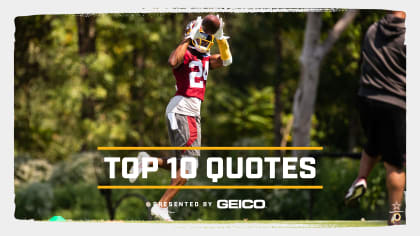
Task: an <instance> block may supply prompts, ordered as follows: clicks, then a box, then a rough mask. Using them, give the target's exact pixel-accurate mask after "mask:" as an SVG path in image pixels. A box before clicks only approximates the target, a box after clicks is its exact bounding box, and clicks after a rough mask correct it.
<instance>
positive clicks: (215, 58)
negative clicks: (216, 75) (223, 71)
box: [210, 54, 223, 70]
mask: <svg viewBox="0 0 420 236" xmlns="http://www.w3.org/2000/svg"><path fill="white" fill-rule="evenodd" d="M222 66H223V60H222V57H221V56H220V54H214V55H211V56H210V69H211V70H213V69H217V68H219V67H222Z"/></svg>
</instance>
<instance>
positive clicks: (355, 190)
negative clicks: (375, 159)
mask: <svg viewBox="0 0 420 236" xmlns="http://www.w3.org/2000/svg"><path fill="white" fill-rule="evenodd" d="M366 189H367V183H366V179H365V178H358V179H356V180H355V181H354V182H353V184H352V185H351V186H350V188H349V190H348V192H347V194H346V196H345V202H346V203H349V202H350V201H353V200H355V199H358V198H360V197H361V196H363V194H365V192H366Z"/></svg>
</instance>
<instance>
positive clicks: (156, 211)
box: [150, 204, 173, 221]
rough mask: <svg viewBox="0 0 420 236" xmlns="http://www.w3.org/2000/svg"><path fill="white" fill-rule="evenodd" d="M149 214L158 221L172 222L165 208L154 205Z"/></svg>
mask: <svg viewBox="0 0 420 236" xmlns="http://www.w3.org/2000/svg"><path fill="white" fill-rule="evenodd" d="M150 213H151V214H152V216H154V217H155V218H157V219H159V220H164V221H173V220H172V219H171V217H170V216H169V211H168V208H167V207H166V208H162V207H159V205H157V204H155V205H154V206H153V207H152V209H151V210H150Z"/></svg>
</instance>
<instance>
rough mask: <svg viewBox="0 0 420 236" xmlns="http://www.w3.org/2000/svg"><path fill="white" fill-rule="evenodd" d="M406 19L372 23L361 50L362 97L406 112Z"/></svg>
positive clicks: (386, 18) (387, 16)
mask: <svg viewBox="0 0 420 236" xmlns="http://www.w3.org/2000/svg"><path fill="white" fill-rule="evenodd" d="M404 43H405V19H402V18H398V17H395V16H393V15H391V14H389V15H386V16H385V17H384V18H382V19H381V20H380V21H379V22H376V23H374V24H372V25H371V26H370V27H369V29H368V31H367V33H366V36H365V39H364V42H363V48H362V56H363V62H362V75H361V79H360V89H359V95H360V96H363V97H367V98H369V99H374V100H379V101H382V102H386V103H390V104H393V105H396V106H399V107H401V108H403V109H405V107H406V105H405V101H406V92H405V91H406V69H405V68H406V66H405V64H406V47H405V44H404Z"/></svg>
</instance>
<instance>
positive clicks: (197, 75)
mask: <svg viewBox="0 0 420 236" xmlns="http://www.w3.org/2000/svg"><path fill="white" fill-rule="evenodd" d="M188 66H189V68H196V67H198V71H191V72H190V87H191V88H203V87H204V85H203V84H204V83H203V81H204V80H207V75H208V74H209V61H206V62H205V63H204V70H203V63H201V61H191V62H190V64H189V65H188ZM197 80H198V82H197Z"/></svg>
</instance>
